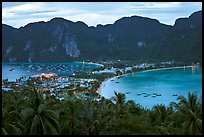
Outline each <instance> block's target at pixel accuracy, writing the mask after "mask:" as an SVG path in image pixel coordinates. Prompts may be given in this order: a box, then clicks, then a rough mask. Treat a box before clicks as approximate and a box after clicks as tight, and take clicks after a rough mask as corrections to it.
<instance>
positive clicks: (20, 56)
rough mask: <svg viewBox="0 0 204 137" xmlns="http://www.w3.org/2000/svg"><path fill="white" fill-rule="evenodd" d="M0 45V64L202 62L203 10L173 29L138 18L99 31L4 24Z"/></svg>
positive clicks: (73, 25) (64, 24)
mask: <svg viewBox="0 0 204 137" xmlns="http://www.w3.org/2000/svg"><path fill="white" fill-rule="evenodd" d="M2 40H3V42H2V44H3V45H2V49H3V50H2V57H3V62H64V61H73V60H95V61H98V60H118V59H121V60H138V62H139V61H161V60H177V61H188V62H191V61H202V52H201V49H202V11H198V12H195V13H193V14H192V15H190V16H189V18H180V19H177V20H176V21H175V25H174V26H169V25H165V24H161V23H160V22H159V21H158V20H156V19H151V18H146V17H139V16H132V17H124V18H121V19H119V20H117V21H116V22H115V23H114V24H108V25H97V27H88V26H87V25H86V24H85V23H83V22H72V21H69V20H65V19H63V18H54V19H52V20H50V21H48V22H36V23H30V24H28V25H26V26H24V27H21V28H19V29H16V28H13V27H11V26H8V25H5V24H2Z"/></svg>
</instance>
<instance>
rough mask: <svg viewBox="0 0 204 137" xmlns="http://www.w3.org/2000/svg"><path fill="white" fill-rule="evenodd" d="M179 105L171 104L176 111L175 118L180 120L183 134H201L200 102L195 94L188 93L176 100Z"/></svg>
mask: <svg viewBox="0 0 204 137" xmlns="http://www.w3.org/2000/svg"><path fill="white" fill-rule="evenodd" d="M177 99H178V100H179V103H174V102H173V103H172V105H173V106H174V107H175V110H176V115H175V116H176V117H177V118H178V119H180V121H181V122H182V123H181V127H182V128H183V130H184V131H183V134H193V135H195V134H202V102H201V101H199V100H198V96H197V95H196V94H195V93H192V94H191V93H190V92H189V93H188V99H186V98H185V97H184V96H179V97H178V98H177Z"/></svg>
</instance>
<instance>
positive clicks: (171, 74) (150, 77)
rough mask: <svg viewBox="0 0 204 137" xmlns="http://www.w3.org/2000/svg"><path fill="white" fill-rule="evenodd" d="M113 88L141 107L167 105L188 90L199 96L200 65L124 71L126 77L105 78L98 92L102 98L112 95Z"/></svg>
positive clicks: (200, 85) (200, 82) (200, 89)
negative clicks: (106, 79)
mask: <svg viewBox="0 0 204 137" xmlns="http://www.w3.org/2000/svg"><path fill="white" fill-rule="evenodd" d="M114 91H116V92H121V93H125V95H126V100H134V101H135V102H136V103H139V104H140V105H141V106H142V107H145V108H152V107H153V106H154V105H156V104H164V105H165V106H168V105H169V104H170V102H178V101H177V97H178V96H179V95H183V96H185V97H187V96H188V92H196V93H197V94H198V95H199V96H200V97H201V96H202V68H199V67H196V68H195V69H192V68H185V69H184V68H176V69H164V70H155V71H146V72H138V73H134V74H127V75H126V77H121V78H114V79H109V80H108V81H107V82H105V83H104V84H103V85H102V87H101V95H102V96H104V97H106V98H111V97H112V96H114ZM140 94H141V95H140ZM155 94H161V96H155ZM173 95H174V96H173ZM175 95H177V96H175Z"/></svg>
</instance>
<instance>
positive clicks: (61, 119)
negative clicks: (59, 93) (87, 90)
mask: <svg viewBox="0 0 204 137" xmlns="http://www.w3.org/2000/svg"><path fill="white" fill-rule="evenodd" d="M178 100H179V103H172V104H171V105H170V106H169V107H165V106H164V105H162V104H161V105H157V106H154V107H153V108H152V109H144V108H142V107H140V106H139V105H138V104H136V103H135V102H134V101H132V100H129V101H127V102H126V101H125V95H124V94H121V93H116V92H115V97H114V98H113V99H111V100H109V99H105V98H103V97H102V98H101V99H100V100H98V101H97V100H94V98H92V97H90V98H77V97H76V96H75V95H70V96H69V97H67V98H66V99H65V100H64V101H59V100H55V99H54V98H47V99H42V97H41V94H40V93H37V92H36V91H35V90H30V91H29V90H24V91H22V92H9V93H7V94H3V93H2V134H3V135H54V134H59V135H103V134H106V135H107V134H111V135H127V134H128V135H131V134H135V135H136V134H156V135H160V134H163V135H177V134H178V135H180V134H183V135H192V134H202V102H201V100H198V97H197V95H196V94H195V93H192V94H191V93H189V95H188V98H184V97H183V96H179V97H178Z"/></svg>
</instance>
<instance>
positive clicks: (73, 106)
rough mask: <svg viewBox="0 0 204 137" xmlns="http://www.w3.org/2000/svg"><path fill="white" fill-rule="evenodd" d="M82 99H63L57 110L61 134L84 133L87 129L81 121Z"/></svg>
mask: <svg viewBox="0 0 204 137" xmlns="http://www.w3.org/2000/svg"><path fill="white" fill-rule="evenodd" d="M83 105H84V104H83V103H82V100H79V99H76V98H71V99H68V100H65V102H64V103H63V106H64V107H62V108H61V109H60V110H58V111H59V114H60V120H59V122H60V125H59V127H60V133H61V134H62V135H86V134H88V133H87V129H86V126H85V123H84V121H83V118H82V117H83V113H82V112H83Z"/></svg>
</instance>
